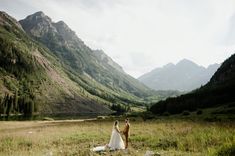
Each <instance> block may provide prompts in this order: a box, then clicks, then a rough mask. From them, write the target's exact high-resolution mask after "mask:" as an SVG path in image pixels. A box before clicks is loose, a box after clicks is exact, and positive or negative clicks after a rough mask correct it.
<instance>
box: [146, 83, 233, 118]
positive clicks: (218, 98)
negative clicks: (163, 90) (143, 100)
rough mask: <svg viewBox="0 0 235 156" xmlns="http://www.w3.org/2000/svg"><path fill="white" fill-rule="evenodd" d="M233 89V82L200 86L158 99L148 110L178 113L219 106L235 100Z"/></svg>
mask: <svg viewBox="0 0 235 156" xmlns="http://www.w3.org/2000/svg"><path fill="white" fill-rule="evenodd" d="M234 89H235V83H234V84H231V83H227V84H224V85H220V86H206V87H202V88H201V89H198V90H196V91H194V92H191V93H188V94H185V95H181V96H179V97H173V98H168V99H166V100H165V101H160V102H158V103H156V104H154V105H152V106H151V107H150V111H151V112H152V113H154V114H163V113H165V112H167V113H170V114H179V113H182V112H183V111H196V110H197V109H200V108H210V107H216V106H220V105H223V104H227V103H231V102H234V101H235V94H234Z"/></svg>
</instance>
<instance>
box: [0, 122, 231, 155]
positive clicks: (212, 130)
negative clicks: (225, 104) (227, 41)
mask: <svg viewBox="0 0 235 156" xmlns="http://www.w3.org/2000/svg"><path fill="white" fill-rule="evenodd" d="M130 122H131V133H130V147H129V149H128V150H127V151H115V152H109V151H107V152H104V153H101V155H114V156H116V155H141V156H143V155H144V154H145V153H146V151H153V152H154V153H155V154H156V153H158V154H159V155H167V156H169V155H198V156H200V155H214V154H216V153H217V152H218V151H220V150H221V151H222V152H223V150H226V149H229V148H230V149H231V148H234V144H235V124H234V123H231V122H227V123H220V122H192V121H185V120H154V121H146V122H143V121H141V120H140V119H132V120H131V121H130ZM112 125H113V121H104V120H90V121H83V120H73V121H22V122H20V121H1V122H0V155H17V156H20V155H22V156H23V155H24V156H25V155H26V156H27V155H34V156H35V155H63V156H64V155H80V156H82V155H100V153H92V152H91V151H90V149H91V148H92V147H94V146H99V145H105V144H107V143H108V141H109V137H110V134H111V130H112ZM123 126H124V123H123V122H122V121H121V122H120V128H123Z"/></svg>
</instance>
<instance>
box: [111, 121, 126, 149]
mask: <svg viewBox="0 0 235 156" xmlns="http://www.w3.org/2000/svg"><path fill="white" fill-rule="evenodd" d="M120 133H121V132H120V130H119V127H118V121H115V122H114V125H113V130H112V134H111V138H110V141H109V144H108V147H109V148H110V149H112V150H116V149H125V145H124V142H123V140H122V137H121V134H120Z"/></svg>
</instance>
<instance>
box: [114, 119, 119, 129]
mask: <svg viewBox="0 0 235 156" xmlns="http://www.w3.org/2000/svg"><path fill="white" fill-rule="evenodd" d="M116 126H117V127H118V120H116V121H115V122H114V124H113V128H114V127H116Z"/></svg>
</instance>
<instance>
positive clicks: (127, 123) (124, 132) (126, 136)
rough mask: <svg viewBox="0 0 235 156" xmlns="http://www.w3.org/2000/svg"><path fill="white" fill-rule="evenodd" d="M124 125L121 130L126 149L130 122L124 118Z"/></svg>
mask: <svg viewBox="0 0 235 156" xmlns="http://www.w3.org/2000/svg"><path fill="white" fill-rule="evenodd" d="M125 123H126V124H125V127H124V129H123V131H122V133H123V135H124V136H125V149H127V147H128V138H129V135H130V123H129V119H128V118H126V119H125Z"/></svg>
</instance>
